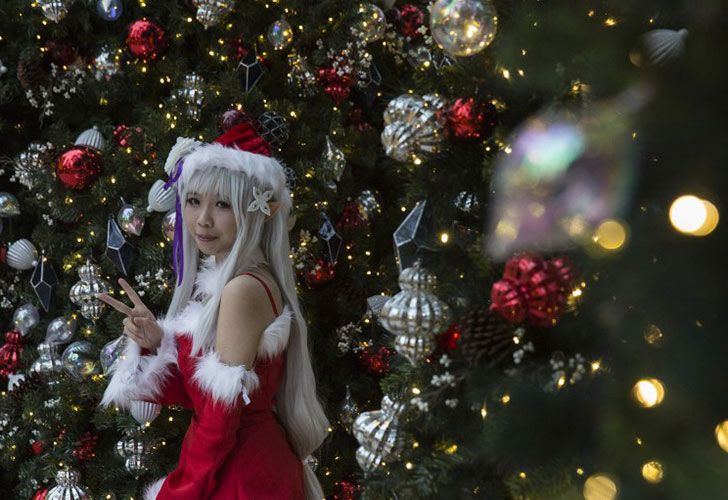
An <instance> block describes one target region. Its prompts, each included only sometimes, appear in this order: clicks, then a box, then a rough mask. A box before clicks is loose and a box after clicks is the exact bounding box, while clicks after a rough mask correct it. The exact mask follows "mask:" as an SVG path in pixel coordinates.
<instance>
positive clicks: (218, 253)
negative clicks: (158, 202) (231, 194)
mask: <svg viewBox="0 0 728 500" xmlns="http://www.w3.org/2000/svg"><path fill="white" fill-rule="evenodd" d="M184 221H185V225H186V226H187V230H188V231H189V232H190V234H191V235H192V236H193V237H194V238H195V242H196V243H197V246H198V247H199V249H200V250H201V251H202V253H204V254H206V255H214V256H215V257H216V259H218V260H220V259H222V258H224V257H225V256H226V255H227V254H228V252H230V249H231V248H232V247H233V243H234V242H235V234H236V233H237V225H236V224H235V215H234V214H233V209H232V207H231V206H230V205H229V204H228V203H226V202H225V201H223V200H221V199H220V198H218V197H217V195H215V194H210V193H195V192H189V193H187V198H186V199H185V207H184Z"/></svg>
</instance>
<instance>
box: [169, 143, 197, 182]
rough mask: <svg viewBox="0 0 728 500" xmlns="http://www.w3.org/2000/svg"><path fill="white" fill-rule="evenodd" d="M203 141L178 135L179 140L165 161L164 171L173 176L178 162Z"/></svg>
mask: <svg viewBox="0 0 728 500" xmlns="http://www.w3.org/2000/svg"><path fill="white" fill-rule="evenodd" d="M202 144H203V143H202V142H200V141H196V140H194V139H190V138H188V137H177V142H176V143H175V144H174V146H172V149H170V150H169V154H168V155H167V161H165V162H164V171H165V172H167V175H169V176H171V175H172V172H173V171H174V167H175V165H177V162H178V161H179V160H180V159H181V158H183V157H184V156H186V155H188V154H190V153H191V152H192V151H194V150H195V149H197V148H198V147H200V146H201V145H202Z"/></svg>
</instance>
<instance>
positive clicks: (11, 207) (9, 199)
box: [0, 191, 20, 217]
mask: <svg viewBox="0 0 728 500" xmlns="http://www.w3.org/2000/svg"><path fill="white" fill-rule="evenodd" d="M16 215H20V203H18V199H17V198H16V197H15V195H14V194H11V193H7V192H5V191H2V192H0V217H14V216H16Z"/></svg>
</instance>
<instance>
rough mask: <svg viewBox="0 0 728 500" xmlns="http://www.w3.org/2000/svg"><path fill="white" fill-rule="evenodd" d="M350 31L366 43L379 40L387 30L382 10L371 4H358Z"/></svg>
mask: <svg viewBox="0 0 728 500" xmlns="http://www.w3.org/2000/svg"><path fill="white" fill-rule="evenodd" d="M356 13H357V17H356V21H355V22H354V26H353V27H352V29H353V30H354V31H355V32H356V33H358V34H359V36H361V38H362V40H364V42H366V43H370V42H374V41H376V40H381V38H382V37H383V36H384V32H385V31H386V30H387V19H386V17H385V16H384V12H383V11H382V9H380V8H379V7H377V6H376V5H374V4H371V3H368V2H367V3H360V4H359V7H358V8H357V11H356Z"/></svg>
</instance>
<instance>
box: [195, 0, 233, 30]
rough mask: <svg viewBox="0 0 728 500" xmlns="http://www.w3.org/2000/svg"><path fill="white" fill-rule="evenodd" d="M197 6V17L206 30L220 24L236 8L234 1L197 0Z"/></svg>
mask: <svg viewBox="0 0 728 500" xmlns="http://www.w3.org/2000/svg"><path fill="white" fill-rule="evenodd" d="M195 5H196V6H197V14H196V16H195V17H197V20H198V21H199V22H200V24H202V25H203V26H204V27H205V29H207V28H209V27H211V26H215V25H216V24H219V23H220V21H222V19H223V17H225V16H226V15H227V14H228V13H229V12H230V11H231V10H233V6H234V4H233V0H195Z"/></svg>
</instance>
